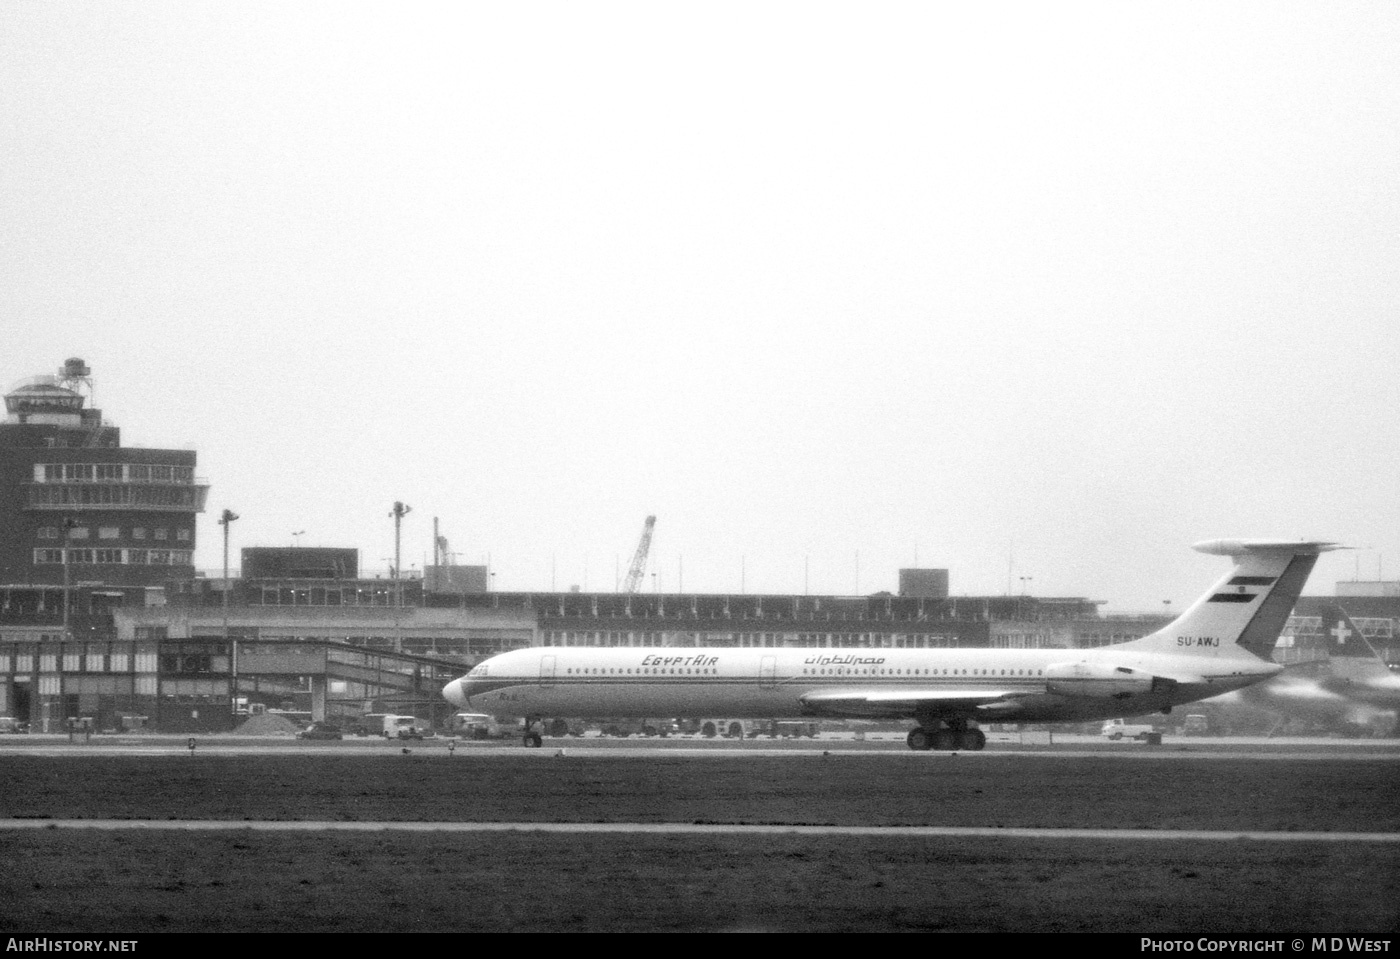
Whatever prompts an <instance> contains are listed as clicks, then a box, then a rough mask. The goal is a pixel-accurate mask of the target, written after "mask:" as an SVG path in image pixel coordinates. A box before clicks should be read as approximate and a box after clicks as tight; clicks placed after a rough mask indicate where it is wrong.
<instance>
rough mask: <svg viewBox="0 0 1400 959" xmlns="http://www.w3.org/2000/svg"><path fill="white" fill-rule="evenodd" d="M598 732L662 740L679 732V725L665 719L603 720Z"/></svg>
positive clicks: (608, 734)
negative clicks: (652, 737) (653, 737)
mask: <svg viewBox="0 0 1400 959" xmlns="http://www.w3.org/2000/svg"><path fill="white" fill-rule="evenodd" d="M556 722H557V720H556ZM598 731H599V732H600V733H601V734H602V735H604V736H620V737H623V738H626V737H628V736H660V737H661V738H663V739H664V738H666V737H667V736H674V735H676V734H677V733H679V732H680V731H681V730H680V725H679V724H677V723H675V722H672V721H670V720H666V719H604V720H602V721H601V722H600V723H599V725H598Z"/></svg>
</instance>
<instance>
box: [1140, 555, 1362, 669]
mask: <svg viewBox="0 0 1400 959" xmlns="http://www.w3.org/2000/svg"><path fill="white" fill-rule="evenodd" d="M1193 548H1194V549H1196V550H1198V551H1200V552H1202V553H1212V554H1215V555H1217V556H1228V557H1230V558H1231V559H1232V560H1234V564H1235V565H1234V568H1233V569H1231V570H1230V572H1229V573H1227V574H1226V575H1225V576H1224V577H1223V578H1222V579H1221V580H1220V581H1219V582H1217V583H1216V584H1215V585H1214V586H1213V587H1211V589H1210V591H1209V592H1207V593H1206V594H1205V595H1203V596H1202V597H1201V598H1200V599H1198V600H1196V602H1195V603H1193V604H1192V605H1191V607H1190V608H1189V609H1187V610H1186V612H1184V613H1182V614H1181V615H1180V616H1178V617H1177V618H1176V619H1175V620H1173V621H1172V622H1171V623H1169V624H1168V625H1167V626H1166V627H1165V628H1164V629H1161V630H1158V631H1157V632H1155V633H1153V634H1152V635H1150V636H1145V637H1143V638H1142V639H1139V640H1135V641H1133V642H1130V643H1124V644H1122V645H1121V646H1117V647H1114V648H1115V649H1120V650H1126V649H1132V650H1134V651H1137V652H1143V653H1168V652H1170V653H1188V654H1190V655H1193V656H1219V657H1240V656H1244V655H1252V656H1255V657H1258V658H1259V659H1265V660H1267V659H1270V658H1271V656H1272V655H1273V651H1274V644H1275V643H1276V642H1277V641H1278V636H1279V633H1280V632H1282V631H1283V627H1284V625H1285V624H1286V623H1287V622H1288V616H1289V614H1290V613H1291V612H1292V611H1293V606H1294V604H1295V603H1297V601H1298V597H1299V596H1300V595H1301V594H1302V592H1303V585H1304V584H1305V583H1306V582H1307V581H1308V574H1309V573H1311V572H1312V568H1313V566H1314V565H1315V564H1316V563H1317V557H1318V556H1319V555H1320V554H1321V553H1324V552H1327V551H1328V550H1333V549H1339V548H1341V547H1339V546H1338V545H1337V544H1335V543H1326V542H1317V541H1312V542H1307V541H1304V542H1288V541H1286V540H1261V539H1213V540H1207V541H1205V542H1202V543H1196V544H1195V546H1194V547H1193Z"/></svg>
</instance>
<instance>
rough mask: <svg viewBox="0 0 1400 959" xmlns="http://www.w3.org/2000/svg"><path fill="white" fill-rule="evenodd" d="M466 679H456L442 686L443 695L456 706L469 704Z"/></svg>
mask: <svg viewBox="0 0 1400 959" xmlns="http://www.w3.org/2000/svg"><path fill="white" fill-rule="evenodd" d="M465 687H466V680H465V679H454V680H452V682H450V683H448V684H447V685H446V686H444V687H442V696H443V698H444V699H446V700H447V701H448V702H449V703H452V704H453V705H454V706H465V705H467V690H466V688H465Z"/></svg>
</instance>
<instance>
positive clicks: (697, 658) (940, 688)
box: [443, 540, 1338, 750]
mask: <svg viewBox="0 0 1400 959" xmlns="http://www.w3.org/2000/svg"><path fill="white" fill-rule="evenodd" d="M1336 548H1338V547H1337V546H1336V544H1334V543H1325V542H1286V541H1282V540H1210V541H1207V542H1203V543H1197V544H1196V546H1195V549H1197V550H1199V551H1201V552H1203V553H1211V554H1215V555H1219V556H1227V557H1229V558H1230V559H1231V560H1233V563H1234V567H1233V568H1232V569H1231V570H1230V572H1229V573H1227V574H1226V575H1225V576H1224V577H1223V578H1222V579H1220V581H1219V582H1217V583H1216V584H1215V585H1214V586H1212V587H1211V588H1210V590H1209V591H1207V592H1206V593H1205V594H1204V595H1203V596H1201V598H1200V599H1198V600H1197V601H1196V602H1195V603H1193V604H1192V605H1191V606H1190V607H1189V608H1188V609H1187V610H1186V611H1185V612H1184V613H1182V615H1181V616H1179V617H1177V618H1176V619H1175V620H1174V621H1173V622H1172V623H1170V624H1169V625H1168V626H1166V627H1165V628H1163V629H1161V630H1158V631H1157V632H1155V633H1153V634H1152V635H1150V636H1145V637H1143V638H1142V639H1138V640H1134V641H1132V642H1127V643H1121V644H1118V645H1114V646H1104V647H1099V648H1096V649H985V648H984V649H859V650H854V649H852V650H838V649H821V650H818V649H810V648H801V649H797V648H792V649H783V648H761V649H758V648H755V649H731V648H721V647H709V648H695V647H649V648H639V647H609V648H573V647H539V646H536V647H531V648H529V649H517V650H513V651H511V652H508V653H503V654H501V655H499V656H493V657H491V658H490V659H488V660H486V661H485V662H483V663H481V664H480V665H478V666H476V667H475V668H474V669H472V670H471V672H469V673H468V674H467V675H465V676H463V677H462V678H460V679H456V680H453V681H452V682H451V683H448V684H447V686H446V687H445V688H444V689H443V695H444V696H445V697H446V698H447V699H448V700H449V701H450V702H452V703H454V704H455V705H457V706H458V707H461V708H470V709H472V710H474V711H477V712H483V713H490V714H492V715H497V716H519V717H522V718H523V719H524V720H525V725H524V729H525V730H526V732H525V742H526V744H527V745H531V746H538V745H540V742H541V740H540V737H539V736H538V734H536V733H534V732H532V731H530V730H531V724H532V723H534V722H535V721H538V720H539V719H541V718H543V717H546V716H569V717H578V718H583V719H588V718H599V717H626V716H635V717H645V716H728V717H735V718H750V719H788V718H832V719H887V720H888V719H911V720H913V721H914V722H915V723H916V724H917V725H916V726H915V727H914V729H913V730H911V731H910V733H909V737H908V743H909V748H910V749H915V750H929V749H937V750H976V749H981V748H983V746H985V745H986V741H987V738H986V736H985V735H984V734H983V733H982V731H981V730H980V729H979V728H977V723H979V722H1014V723H1047V722H1086V721H1090V720H1098V719H1112V718H1115V717H1119V716H1139V715H1145V714H1147V713H1155V712H1165V711H1169V710H1170V709H1171V708H1172V707H1174V706H1180V705H1182V704H1184V703H1190V702H1195V701H1196V700H1200V699H1206V698H1209V697H1211V696H1218V695H1220V694H1221V693H1225V692H1229V691H1231V690H1234V689H1240V688H1242V687H1245V686H1248V685H1250V684H1252V683H1257V682H1260V681H1261V680H1265V679H1268V678H1269V677H1271V676H1273V675H1275V674H1276V673H1278V672H1279V671H1280V668H1281V667H1279V666H1278V665H1277V664H1275V663H1274V662H1272V661H1271V660H1270V658H1269V657H1270V654H1271V653H1272V651H1273V647H1274V643H1275V642H1276V641H1277V639H1278V635H1279V632H1280V631H1281V630H1282V628H1283V626H1284V624H1285V623H1286V622H1287V620H1288V615H1289V612H1290V611H1291V610H1292V608H1293V604H1294V603H1295V602H1296V601H1297V599H1298V596H1299V595H1300V594H1301V593H1302V590H1303V584H1304V583H1305V582H1307V578H1308V574H1309V573H1311V572H1312V568H1313V565H1314V564H1315V563H1316V562H1317V557H1318V555H1319V554H1321V553H1323V552H1325V551H1327V550H1330V549H1336Z"/></svg>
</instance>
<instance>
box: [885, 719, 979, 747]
mask: <svg viewBox="0 0 1400 959" xmlns="http://www.w3.org/2000/svg"><path fill="white" fill-rule="evenodd" d="M905 742H907V743H908V744H909V748H910V749H913V750H915V751H917V752H927V751H928V750H930V749H936V750H938V751H939V752H953V751H955V750H959V749H961V750H965V751H967V752H976V751H977V750H979V749H983V748H985V747H986V745H987V736H986V734H985V733H983V732H982V730H980V729H978V728H977V727H976V726H969V725H968V723H967V720H965V719H952V720H948V721H947V722H941V721H939V720H936V719H934V720H923V719H921V720H919V725H918V726H915V727H914V728H913V729H911V730H910V731H909V736H908V738H907V739H906V740H905Z"/></svg>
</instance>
